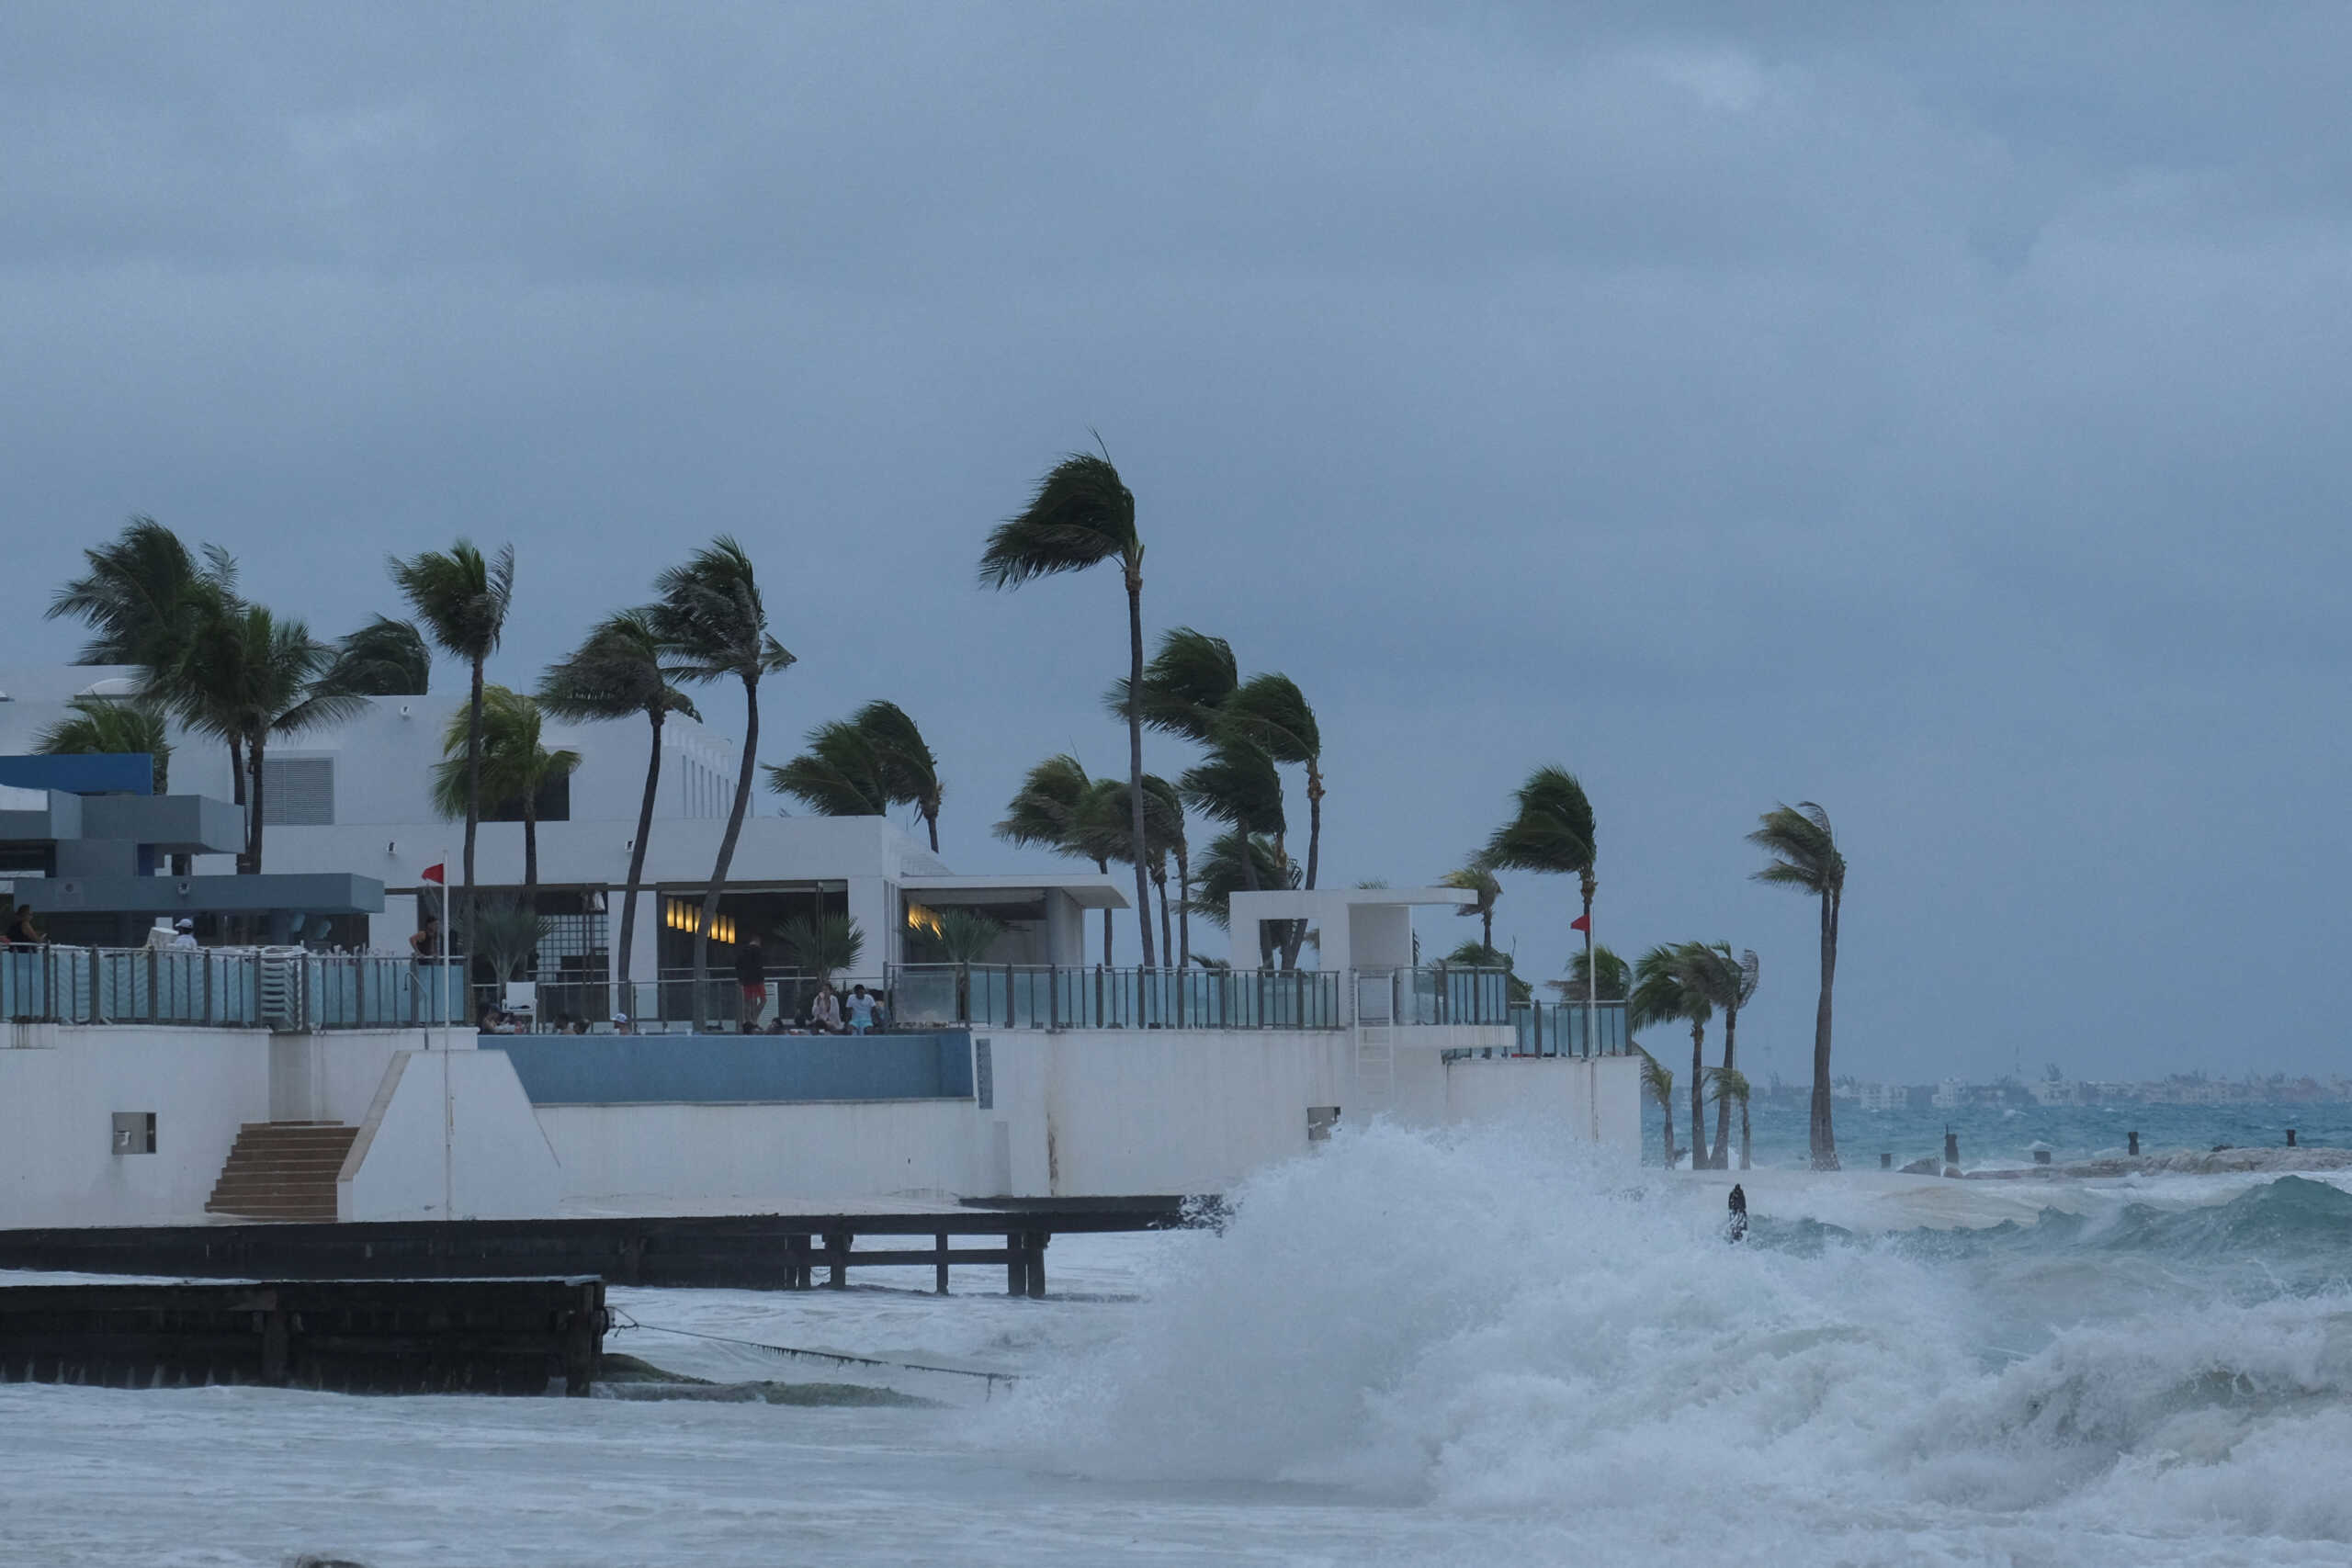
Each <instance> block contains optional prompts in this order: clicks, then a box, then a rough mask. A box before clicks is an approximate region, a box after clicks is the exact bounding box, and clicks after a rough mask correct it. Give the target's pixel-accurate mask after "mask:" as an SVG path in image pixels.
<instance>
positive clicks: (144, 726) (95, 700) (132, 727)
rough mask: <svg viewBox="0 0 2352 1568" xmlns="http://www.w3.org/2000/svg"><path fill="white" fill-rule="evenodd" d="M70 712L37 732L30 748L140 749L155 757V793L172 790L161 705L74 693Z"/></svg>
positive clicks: (52, 753) (51, 753)
mask: <svg viewBox="0 0 2352 1568" xmlns="http://www.w3.org/2000/svg"><path fill="white" fill-rule="evenodd" d="M66 706H67V707H68V708H70V709H71V710H72V711H73V715H74V716H73V717H71V718H62V719H60V720H58V721H57V722H56V723H55V724H52V725H51V726H50V727H49V728H47V729H44V730H42V731H41V732H40V737H39V739H36V740H34V742H33V750H35V751H36V752H38V753H40V755H41V756H44V757H86V756H92V755H99V754H105V755H113V756H121V755H126V754H131V753H137V752H142V751H143V752H145V753H146V754H147V755H148V756H149V757H150V758H152V759H153V761H154V788H155V793H156V794H157V795H168V794H169V793H170V792H171V785H170V779H171V772H172V742H171V738H170V736H169V735H168V733H167V732H166V730H165V727H164V715H163V712H162V710H161V709H159V708H157V707H155V706H154V705H153V704H151V703H145V702H138V701H125V700H124V699H122V698H120V697H75V698H74V700H73V701H72V702H70V703H68V704H66Z"/></svg>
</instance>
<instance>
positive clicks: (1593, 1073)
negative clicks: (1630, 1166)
mask: <svg viewBox="0 0 2352 1568" xmlns="http://www.w3.org/2000/svg"><path fill="white" fill-rule="evenodd" d="M1641 1085H1642V1074H1641V1058H1640V1057H1638V1056H1590V1057H1575V1056H1495V1057H1469V1058H1465V1059H1463V1060H1460V1061H1454V1062H1449V1063H1447V1064H1446V1066H1445V1094H1446V1119H1447V1120H1448V1121H1450V1122H1502V1121H1514V1120H1531V1119H1532V1120H1535V1121H1540V1122H1546V1123H1549V1124H1554V1125H1559V1126H1564V1127H1566V1129H1567V1130H1568V1131H1569V1132H1570V1133H1571V1134H1573V1135H1574V1136H1576V1137H1578V1138H1585V1139H1590V1140H1592V1141H1594V1142H1597V1143H1599V1144H1600V1145H1602V1146H1604V1147H1606V1148H1610V1149H1612V1150H1615V1151H1617V1152H1619V1153H1620V1154H1622V1155H1623V1156H1625V1157H1626V1158H1627V1159H1628V1160H1629V1161H1638V1160H1639V1159H1640V1158H1641V1143H1642V1102H1641Z"/></svg>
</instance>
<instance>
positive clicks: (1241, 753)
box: [1176, 730, 1296, 967]
mask: <svg viewBox="0 0 2352 1568" xmlns="http://www.w3.org/2000/svg"><path fill="white" fill-rule="evenodd" d="M1176 784H1177V789H1178V791H1179V793H1180V794H1181V795H1182V797H1183V800H1184V803H1185V804H1186V805H1188V806H1190V807H1193V809H1194V810H1195V811H1198V812H1199V813H1200V814H1201V815H1202V816H1204V817H1207V818H1213V819H1215V820H1216V821H1219V822H1223V823H1225V824H1226V825H1227V827H1229V828H1230V829H1232V830H1233V834H1236V835H1239V836H1241V837H1242V838H1246V839H1251V840H1255V839H1258V838H1261V837H1264V838H1270V839H1272V844H1271V845H1270V846H1269V848H1270V852H1271V854H1272V860H1273V862H1274V863H1276V864H1277V865H1281V866H1284V867H1287V866H1288V865H1289V863H1290V859H1289V856H1288V855H1286V854H1284V853H1283V848H1282V833H1283V823H1284V818H1283V781H1282V775H1281V774H1280V773H1277V772H1275V770H1274V760H1273V759H1272V757H1270V756H1268V755H1267V754H1266V752H1265V750H1263V749H1262V748H1261V747H1259V746H1258V745H1256V744H1255V743H1254V742H1252V741H1250V740H1249V739H1245V738H1244V737H1242V736H1241V735H1239V734H1238V733H1236V732H1233V731H1230V730H1220V731H1219V732H1218V734H1217V737H1216V743H1215V745H1214V746H1213V747H1212V748H1211V750H1210V751H1209V754H1208V756H1207V757H1206V758H1204V760H1203V761H1201V762H1200V763H1199V764H1198V765H1197V766H1194V767H1191V768H1187V769H1185V770H1184V774H1183V776H1182V778H1180V779H1178V780H1177V781H1176ZM1231 836H1233V835H1227V837H1231ZM1218 842H1219V843H1223V842H1224V840H1223V839H1220V840H1218ZM1210 853H1211V856H1212V858H1218V859H1219V863H1220V864H1221V865H1223V866H1225V867H1227V868H1228V869H1230V870H1231V871H1232V872H1234V873H1235V874H1238V876H1239V877H1240V879H1241V881H1240V886H1239V887H1238V888H1237V889H1233V890H1232V891H1238V892H1249V893H1255V892H1257V891H1259V890H1260V887H1261V884H1260V883H1259V881H1258V873H1259V866H1260V863H1261V857H1260V856H1259V855H1258V854H1256V853H1250V854H1246V855H1245V854H1242V853H1240V852H1239V851H1238V847H1237V848H1235V849H1234V850H1232V851H1231V852H1229V853H1227V854H1226V855H1225V856H1223V857H1221V858H1219V857H1217V855H1216V849H1215V848H1214V847H1212V849H1211V852H1210ZM1202 880H1203V883H1204V885H1205V884H1206V882H1207V880H1208V876H1207V873H1206V871H1205V870H1204V872H1203V874H1202ZM1276 886H1296V883H1295V881H1288V880H1286V881H1283V882H1281V883H1278V884H1276ZM1229 896H1230V895H1229V893H1227V894H1220V895H1219V896H1217V898H1216V902H1217V906H1218V908H1217V912H1216V917H1215V918H1216V923H1217V924H1218V925H1220V926H1223V925H1226V924H1227V919H1228V917H1229V915H1230V910H1229V909H1227V908H1226V907H1225V906H1226V903H1227V898H1228V897H1229ZM1285 935H1287V933H1285ZM1270 940H1271V937H1270V934H1269V933H1268V932H1267V931H1264V930H1263V929H1261V930H1260V931H1259V932H1258V933H1257V942H1258V950H1259V951H1258V962H1259V964H1260V965H1261V967H1262V966H1263V965H1264V964H1266V962H1267V961H1268V960H1269V959H1270V958H1271V957H1272V953H1271V951H1270V950H1269V947H1268V942H1270Z"/></svg>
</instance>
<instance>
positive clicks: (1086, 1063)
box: [985, 1030, 1354, 1197]
mask: <svg viewBox="0 0 2352 1568" xmlns="http://www.w3.org/2000/svg"><path fill="white" fill-rule="evenodd" d="M985 1038H987V1039H989V1041H990V1043H991V1047H992V1050H991V1055H992V1056H993V1061H994V1077H995V1100H996V1106H997V1109H996V1111H995V1112H994V1113H993V1114H994V1116H995V1117H996V1118H998V1119H1001V1120H1003V1121H1005V1122H1007V1123H1008V1124H1009V1127H1010V1137H1011V1142H1012V1190H1013V1191H1014V1192H1015V1193H1017V1194H1019V1195H1022V1196H1041V1197H1042V1196H1069V1195H1075V1194H1086V1195H1091V1196H1103V1195H1109V1194H1118V1193H1166V1192H1221V1191H1224V1190H1227V1188H1229V1187H1231V1186H1232V1185H1233V1184H1234V1183H1235V1182H1237V1181H1238V1180H1240V1179H1241V1178H1242V1177H1244V1176H1246V1175H1248V1174H1249V1173H1250V1171H1251V1170H1253V1169H1255V1168H1258V1167H1259V1166H1261V1165H1264V1164H1267V1163H1268V1162H1270V1161H1272V1160H1278V1159H1287V1158H1289V1157H1290V1156H1293V1155H1295V1154H1298V1153H1301V1152H1303V1151H1304V1150H1305V1149H1306V1111H1307V1108H1308V1107H1309V1106H1316V1105H1338V1106H1340V1107H1342V1108H1343V1113H1344V1108H1345V1106H1346V1105H1347V1103H1348V1101H1349V1099H1350V1084H1349V1078H1350V1076H1351V1066H1350V1064H1351V1059H1352V1054H1353V1050H1354V1046H1353V1043H1352V1037H1351V1036H1350V1035H1348V1034H1345V1033H1340V1032H1330V1033H1286V1032H1279V1031H1267V1032H1262V1033H1260V1032H1249V1033H1236V1032H1226V1033H1217V1032H1193V1031H1176V1030H1150V1031H1143V1032H1093V1031H1071V1032H1066V1033H1059V1034H1053V1033H1046V1032H1042V1031H1012V1030H998V1031H991V1032H989V1033H988V1034H987V1035H986V1036H985Z"/></svg>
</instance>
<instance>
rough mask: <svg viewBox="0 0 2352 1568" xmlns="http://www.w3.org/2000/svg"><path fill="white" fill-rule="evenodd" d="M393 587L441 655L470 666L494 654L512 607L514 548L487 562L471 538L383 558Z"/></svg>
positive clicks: (505, 547) (503, 548)
mask: <svg viewBox="0 0 2352 1568" xmlns="http://www.w3.org/2000/svg"><path fill="white" fill-rule="evenodd" d="M385 564H386V567H387V570H390V573H391V578H392V582H393V585H394V586H395V587H397V588H398V589H399V590H400V591H401V597H402V598H404V599H406V600H407V601H408V604H409V608H410V609H412V610H413V611H415V612H416V617H417V619H418V620H420V621H423V622H424V629H425V630H426V631H427V632H429V633H430V634H431V635H432V637H433V640H434V641H435V642H436V643H438V644H440V646H441V649H442V651H443V652H445V653H447V654H448V655H449V656H450V657H451V658H453V659H462V660H467V661H469V662H471V661H473V660H481V659H485V658H488V657H489V656H490V655H491V654H492V653H495V652H497V651H498V644H499V641H500V639H501V638H502V637H504V636H505V635H506V612H507V610H508V609H509V608H510V607H511V606H512V605H513V604H514V602H515V547H514V546H512V545H502V546H500V547H499V550H498V554H497V555H496V556H494V557H485V556H483V554H482V553H481V548H480V547H477V546H476V545H475V544H474V542H473V541H472V540H470V539H459V540H458V542H457V543H456V544H454V545H452V546H450V547H449V548H447V550H425V551H423V552H422V553H420V554H417V555H414V556H412V557H410V558H407V559H405V560H403V559H401V558H400V557H398V556H391V557H389V558H387V559H386V563H385Z"/></svg>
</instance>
